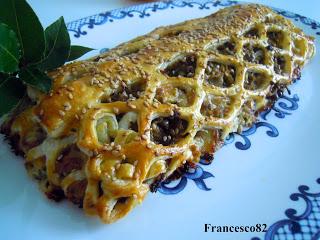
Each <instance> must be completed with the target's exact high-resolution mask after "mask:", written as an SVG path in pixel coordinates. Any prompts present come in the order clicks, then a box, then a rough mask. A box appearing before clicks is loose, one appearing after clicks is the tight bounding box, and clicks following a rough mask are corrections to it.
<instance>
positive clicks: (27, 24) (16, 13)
mask: <svg viewBox="0 0 320 240" xmlns="http://www.w3.org/2000/svg"><path fill="white" fill-rule="evenodd" d="M91 50H93V49H92V48H88V47H83V46H78V45H72V46H71V43H70V37H69V34H68V30H67V27H66V24H65V22H64V19H63V17H60V18H59V19H58V20H57V21H55V22H54V23H52V24H51V25H50V26H48V27H47V28H46V29H43V27H42V25H41V23H40V21H39V18H38V17H37V15H36V14H35V12H34V11H33V10H32V8H31V6H30V5H29V4H28V3H27V2H26V0H1V1H0V117H1V116H2V115H4V114H7V113H8V112H10V111H12V109H14V108H15V107H17V106H18V105H19V102H20V101H21V99H22V98H23V97H24V96H26V88H27V86H30V87H33V88H36V89H38V90H40V91H42V92H44V93H48V92H49V91H50V89H51V86H52V79H50V77H49V76H48V75H47V71H50V70H52V69H55V68H58V67H60V66H62V65H64V64H65V63H66V62H68V61H73V60H75V59H77V58H79V57H81V56H82V55H84V54H86V53H87V52H89V51H91Z"/></svg>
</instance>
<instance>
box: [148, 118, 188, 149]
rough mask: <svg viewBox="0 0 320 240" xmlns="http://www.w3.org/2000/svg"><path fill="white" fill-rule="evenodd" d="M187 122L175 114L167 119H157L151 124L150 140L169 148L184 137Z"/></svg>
mask: <svg viewBox="0 0 320 240" xmlns="http://www.w3.org/2000/svg"><path fill="white" fill-rule="evenodd" d="M187 127H188V122H187V121H186V120H184V119H181V118H180V117H179V113H175V114H174V115H173V116H169V117H159V118H156V119H154V120H153V121H152V123H151V140H152V141H153V142H155V143H157V144H162V145H164V146H169V145H172V144H175V143H177V142H178V141H179V140H180V139H181V138H183V137H185V135H186V134H185V131H186V130H187Z"/></svg>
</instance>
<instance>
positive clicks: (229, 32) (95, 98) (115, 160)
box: [2, 4, 315, 223]
mask: <svg viewBox="0 0 320 240" xmlns="http://www.w3.org/2000/svg"><path fill="white" fill-rule="evenodd" d="M314 51H315V48H314V43H313V39H312V38H311V37H308V36H306V35H305V34H304V33H303V32H302V31H301V30H300V29H298V28H296V27H295V26H294V25H293V24H292V23H291V22H290V21H289V20H287V19H285V18H283V17H282V16H280V15H278V14H276V13H274V12H273V11H271V10H270V9H269V8H267V7H264V6H260V5H252V4H251V5H237V6H232V7H229V8H225V9H222V10H220V11H218V12H217V13H215V14H213V15H210V16H208V17H205V18H201V19H195V20H191V21H186V22H184V23H180V24H177V25H173V26H168V27H161V28H158V29H156V30H154V31H153V32H151V33H149V34H147V35H145V36H142V37H138V38H136V39H134V40H132V41H130V42H127V43H124V44H122V45H120V46H118V47H116V48H115V49H113V50H111V51H110V52H108V53H106V54H102V55H99V56H97V57H94V58H91V59H89V60H86V61H80V62H74V63H70V64H68V65H66V66H64V67H61V68H59V69H57V70H56V71H53V72H51V73H50V76H51V77H52V78H53V79H54V87H53V90H52V91H51V92H50V94H48V95H41V94H40V93H38V92H37V91H35V90H33V89H29V96H30V98H31V99H32V101H33V102H34V104H33V105H31V106H30V107H28V108H27V109H25V110H24V111H23V112H22V113H20V114H13V116H11V118H9V119H8V120H7V121H6V123H5V124H4V125H3V126H2V131H3V132H4V133H5V134H6V135H7V136H8V138H9V140H10V141H11V143H12V145H13V147H14V149H15V150H16V152H18V153H21V154H22V155H23V156H24V157H25V165H26V168H27V170H28V172H29V173H30V175H31V176H32V177H33V178H35V179H37V180H38V181H39V184H40V187H41V189H42V190H43V191H44V192H45V193H46V195H47V196H48V197H49V198H52V199H55V200H60V199H62V198H67V199H69V200H70V201H72V202H73V203H75V204H77V205H79V206H80V207H83V209H84V210H85V212H86V213H88V214H90V215H98V216H99V217H100V218H101V219H102V221H103V222H105V223H112V222H114V221H116V220H118V219H119V218H122V217H123V216H125V215H126V214H127V213H128V212H129V211H130V210H131V209H132V208H133V207H134V206H135V205H136V204H137V203H140V202H141V201H142V200H143V199H144V197H145V196H146V193H147V192H148V191H149V189H150V186H151V188H152V189H153V190H154V189H156V187H157V184H159V182H161V181H162V180H165V179H167V178H168V177H169V176H172V174H173V173H174V172H175V171H176V170H181V167H182V166H183V165H184V164H186V163H195V162H197V161H199V158H200V157H203V158H205V159H207V160H211V159H212V157H213V153H214V152H215V151H216V150H217V149H218V148H219V147H220V146H221V143H223V140H224V138H225V137H226V136H228V134H229V133H230V132H232V131H241V130H242V128H244V127H248V126H250V125H251V124H252V123H253V122H254V121H255V120H256V116H257V114H258V113H259V112H260V111H262V110H264V109H266V108H267V107H270V106H271V105H272V104H273V103H274V101H275V100H276V98H277V94H279V92H280V93H281V91H282V89H283V88H285V87H286V86H287V85H288V84H290V83H292V82H293V81H294V80H296V79H299V77H300V69H301V67H302V66H303V65H305V63H306V62H307V61H308V60H309V59H310V58H311V57H312V56H313V55H314ZM189 165H190V164H189Z"/></svg>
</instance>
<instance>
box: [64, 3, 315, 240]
mask: <svg viewBox="0 0 320 240" xmlns="http://www.w3.org/2000/svg"><path fill="white" fill-rule="evenodd" d="M237 3H238V2H237V1H231V0H228V1H208V0H187V1H181V0H175V1H164V2H157V3H147V4H142V5H137V6H133V7H130V8H126V9H118V10H113V11H108V12H105V13H101V14H97V15H93V16H90V17H86V18H82V19H79V20H77V21H73V22H71V23H68V24H67V27H68V30H69V31H70V32H73V34H74V37H76V38H80V37H81V36H84V35H86V34H87V31H86V30H84V28H85V27H87V28H88V29H93V28H94V27H95V26H98V25H102V24H105V23H107V22H113V21H116V20H120V19H124V18H126V17H134V16H136V15H137V16H138V17H140V18H145V17H149V16H150V15H151V14H152V13H153V12H157V11H160V10H165V9H168V8H176V7H179V8H183V7H191V8H192V7H198V8H199V9H200V10H202V9H210V8H211V7H217V6H230V5H234V4H237ZM274 10H275V11H276V12H278V13H279V14H281V15H283V16H285V17H287V18H291V19H293V20H295V21H299V22H301V23H302V24H304V25H306V26H308V27H310V28H311V29H312V30H314V34H316V35H320V32H319V31H318V29H320V23H318V22H316V21H314V20H312V19H310V18H307V17H304V16H302V15H299V14H296V13H291V12H288V11H284V10H281V9H277V8H274ZM107 50H108V49H103V50H102V51H103V52H104V51H107ZM298 101H299V97H298V96H297V95H296V94H294V95H293V96H282V97H281V98H280V99H279V100H278V101H277V102H276V103H275V104H274V106H273V107H272V108H271V109H269V110H268V111H265V112H263V113H261V114H260V118H261V121H259V122H257V123H256V124H255V125H254V126H252V127H251V128H249V129H246V130H245V131H243V132H242V133H241V134H239V133H232V134H230V136H229V137H228V138H227V139H226V141H225V144H232V143H234V146H235V147H236V148H237V149H239V150H247V149H249V148H250V147H251V141H250V139H249V136H250V135H252V134H254V133H255V132H256V131H257V130H258V129H259V128H265V129H266V135H267V136H269V137H277V136H278V135H279V131H278V129H277V128H276V127H275V126H274V125H272V124H271V123H268V122H267V117H268V116H269V115H270V114H274V115H275V116H276V117H278V118H280V119H284V118H285V117H286V116H289V115H291V114H292V111H295V110H297V109H298ZM237 138H240V140H236V139H237ZM209 164H210V163H209ZM200 165H202V166H200ZM205 165H208V163H207V162H206V161H203V160H200V163H199V164H198V165H197V166H196V168H195V169H191V170H189V172H187V173H186V174H185V175H184V176H182V177H181V178H180V179H178V180H176V181H175V182H171V183H169V182H164V183H162V184H161V186H160V188H159V192H161V193H163V194H167V195H170V194H177V193H179V192H181V191H182V190H183V189H184V188H185V187H186V186H187V183H188V181H192V182H194V183H195V184H196V186H197V187H198V188H199V189H201V190H204V191H209V190H211V188H209V187H208V186H207V185H206V183H205V179H207V178H212V177H214V176H213V174H212V173H210V172H207V171H205V170H204V169H203V166H205ZM317 183H318V184H320V178H319V179H317ZM298 190H299V192H298V193H293V194H291V196H290V199H291V200H292V201H299V200H300V199H302V200H303V201H304V202H305V206H306V207H305V211H304V212H303V213H302V214H300V215H298V214H297V210H295V209H287V210H286V211H285V214H286V216H287V218H286V219H283V220H279V221H277V222H275V223H274V224H272V225H271V226H270V227H269V229H268V231H267V232H266V234H265V236H264V239H265V240H272V239H284V240H286V239H293V240H295V239H300V240H301V239H302V240H303V239H305V240H307V239H311V240H316V239H320V192H318V193H310V192H308V190H309V187H308V186H305V185H301V186H300V187H299V188H298ZM251 240H261V238H258V237H254V238H252V239H251Z"/></svg>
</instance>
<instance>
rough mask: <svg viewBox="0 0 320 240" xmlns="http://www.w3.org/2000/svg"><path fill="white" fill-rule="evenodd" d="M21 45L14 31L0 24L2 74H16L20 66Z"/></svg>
mask: <svg viewBox="0 0 320 240" xmlns="http://www.w3.org/2000/svg"><path fill="white" fill-rule="evenodd" d="M19 58H20V53H19V45H18V39H17V36H16V34H15V33H14V31H12V30H10V29H9V28H8V26H6V25H5V24H3V23H0V72H6V73H10V72H15V71H17V70H18V66H19Z"/></svg>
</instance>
